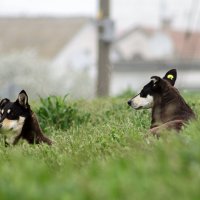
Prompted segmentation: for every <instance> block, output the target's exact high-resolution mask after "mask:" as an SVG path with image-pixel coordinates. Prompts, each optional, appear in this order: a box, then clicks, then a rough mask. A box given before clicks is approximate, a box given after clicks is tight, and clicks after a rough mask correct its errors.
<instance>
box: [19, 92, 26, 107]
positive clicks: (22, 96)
mask: <svg viewBox="0 0 200 200" xmlns="http://www.w3.org/2000/svg"><path fill="white" fill-rule="evenodd" d="M17 101H18V103H19V104H20V105H21V106H23V107H25V108H27V106H28V95H27V94H26V92H25V91H24V90H22V91H21V92H20V93H19V95H18V99H17Z"/></svg>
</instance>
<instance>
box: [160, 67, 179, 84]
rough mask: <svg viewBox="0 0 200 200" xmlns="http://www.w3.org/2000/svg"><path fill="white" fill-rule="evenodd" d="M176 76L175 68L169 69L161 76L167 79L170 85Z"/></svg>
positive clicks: (173, 82)
mask: <svg viewBox="0 0 200 200" xmlns="http://www.w3.org/2000/svg"><path fill="white" fill-rule="evenodd" d="M176 78H177V71H176V69H171V70H169V71H168V72H167V73H166V74H165V76H164V77H163V79H164V80H166V81H168V82H169V83H170V84H171V85H172V86H174V84H175V82H176Z"/></svg>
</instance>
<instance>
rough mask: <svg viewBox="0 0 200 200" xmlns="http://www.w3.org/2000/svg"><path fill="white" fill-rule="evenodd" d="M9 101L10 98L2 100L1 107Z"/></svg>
mask: <svg viewBox="0 0 200 200" xmlns="http://www.w3.org/2000/svg"><path fill="white" fill-rule="evenodd" d="M8 102H10V100H9V99H7V98H4V99H2V100H1V101H0V109H2V108H3V107H4V106H5V105H6V104H7V103H8Z"/></svg>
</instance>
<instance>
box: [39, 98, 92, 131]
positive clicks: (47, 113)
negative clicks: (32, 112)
mask: <svg viewBox="0 0 200 200" xmlns="http://www.w3.org/2000/svg"><path fill="white" fill-rule="evenodd" d="M66 99H67V95H66V96H64V97H60V96H49V97H47V98H40V107H39V108H38V109H37V110H36V113H37V115H38V117H39V121H40V123H41V126H42V127H43V128H45V127H49V126H50V127H51V126H53V127H55V128H56V129H62V130H67V129H69V128H70V127H71V126H72V125H76V126H79V125H81V124H82V123H87V122H88V121H89V119H90V114H89V113H86V112H85V113H83V112H82V111H81V110H80V109H79V108H78V106H77V104H75V103H74V104H69V103H68V102H67V101H66Z"/></svg>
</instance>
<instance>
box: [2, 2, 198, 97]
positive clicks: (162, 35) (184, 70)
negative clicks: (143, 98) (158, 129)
mask: <svg viewBox="0 0 200 200" xmlns="http://www.w3.org/2000/svg"><path fill="white" fill-rule="evenodd" d="M172 68H176V69H177V70H178V80H177V84H176V86H177V87H178V88H180V89H186V90H194V91H198V90H199V89H200V1H199V0H140V1H138V0H84V1H83V0H73V1H72V0H56V1H55V0H34V1H32V0H14V1H13V0H1V1H0V88H1V89H0V97H9V98H15V97H16V95H17V94H18V92H19V91H20V90H21V89H25V90H26V91H27V92H28V94H29V96H31V97H32V98H37V97H38V96H42V97H43V96H48V95H65V94H70V95H71V96H72V97H73V98H93V97H95V96H107V95H118V94H120V93H122V92H123V91H125V90H127V89H131V90H133V91H138V90H140V89H141V88H142V87H143V86H144V84H146V83H147V82H148V81H149V77H150V76H152V75H161V76H162V75H164V74H165V72H166V71H167V70H169V69H172Z"/></svg>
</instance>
